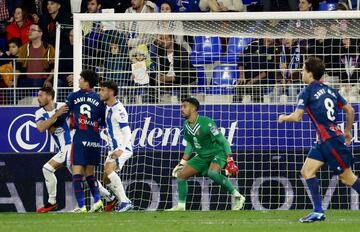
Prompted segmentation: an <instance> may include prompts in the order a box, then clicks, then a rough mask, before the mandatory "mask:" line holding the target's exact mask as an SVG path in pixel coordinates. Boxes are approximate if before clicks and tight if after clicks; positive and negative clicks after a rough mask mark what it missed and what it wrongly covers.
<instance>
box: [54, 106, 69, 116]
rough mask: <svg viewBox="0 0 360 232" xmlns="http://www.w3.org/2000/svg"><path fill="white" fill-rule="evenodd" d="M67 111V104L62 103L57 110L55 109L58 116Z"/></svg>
mask: <svg viewBox="0 0 360 232" xmlns="http://www.w3.org/2000/svg"><path fill="white" fill-rule="evenodd" d="M68 111H69V107H68V106H67V105H63V106H61V107H60V108H59V110H58V111H56V113H55V114H56V116H57V117H60V116H61V115H63V114H65V113H67V112H68Z"/></svg>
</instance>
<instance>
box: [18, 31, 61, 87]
mask: <svg viewBox="0 0 360 232" xmlns="http://www.w3.org/2000/svg"><path fill="white" fill-rule="evenodd" d="M42 35H43V32H42V30H41V28H40V26H39V25H38V24H33V25H31V26H30V29H29V42H28V43H26V44H24V45H23V46H22V47H21V48H20V51H19V58H18V62H17V65H16V69H17V71H18V72H21V73H26V75H25V76H21V77H20V78H19V81H18V86H19V87H41V86H43V85H45V86H52V80H53V74H52V73H53V72H54V70H53V68H54V57H55V50H54V47H53V46H51V44H48V43H47V42H45V41H43V40H42ZM45 72H48V73H49V72H50V74H42V73H45Z"/></svg>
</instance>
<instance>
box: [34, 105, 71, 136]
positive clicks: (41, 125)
mask: <svg viewBox="0 0 360 232" xmlns="http://www.w3.org/2000/svg"><path fill="white" fill-rule="evenodd" d="M68 110H69V108H68V107H67V105H63V106H61V107H60V109H59V110H58V111H56V112H55V114H53V115H52V116H51V117H50V118H49V119H47V120H41V121H38V122H37V123H36V128H37V129H38V131H39V132H44V131H46V130H47V129H49V128H50V127H51V126H53V124H54V123H55V122H56V120H57V119H58V118H59V117H60V116H61V115H63V114H64V113H66V112H68Z"/></svg>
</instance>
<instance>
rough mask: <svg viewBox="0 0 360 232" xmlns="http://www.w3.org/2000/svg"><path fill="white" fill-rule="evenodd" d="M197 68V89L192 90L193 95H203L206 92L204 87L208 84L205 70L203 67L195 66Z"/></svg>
mask: <svg viewBox="0 0 360 232" xmlns="http://www.w3.org/2000/svg"><path fill="white" fill-rule="evenodd" d="M195 68H196V77H197V86H198V87H197V88H194V89H193V90H192V93H203V92H205V87H204V85H206V84H207V82H206V75H205V69H204V67H203V66H195Z"/></svg>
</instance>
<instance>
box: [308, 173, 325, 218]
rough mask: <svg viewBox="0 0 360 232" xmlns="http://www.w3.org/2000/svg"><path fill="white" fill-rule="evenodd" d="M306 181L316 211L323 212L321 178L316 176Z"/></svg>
mask: <svg viewBox="0 0 360 232" xmlns="http://www.w3.org/2000/svg"><path fill="white" fill-rule="evenodd" d="M306 183H307V185H308V188H309V190H310V193H311V197H312V200H313V204H314V212H316V213H323V212H324V210H323V209H322V199H321V194H320V184H319V180H318V179H317V178H316V177H314V178H311V179H308V180H306Z"/></svg>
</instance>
